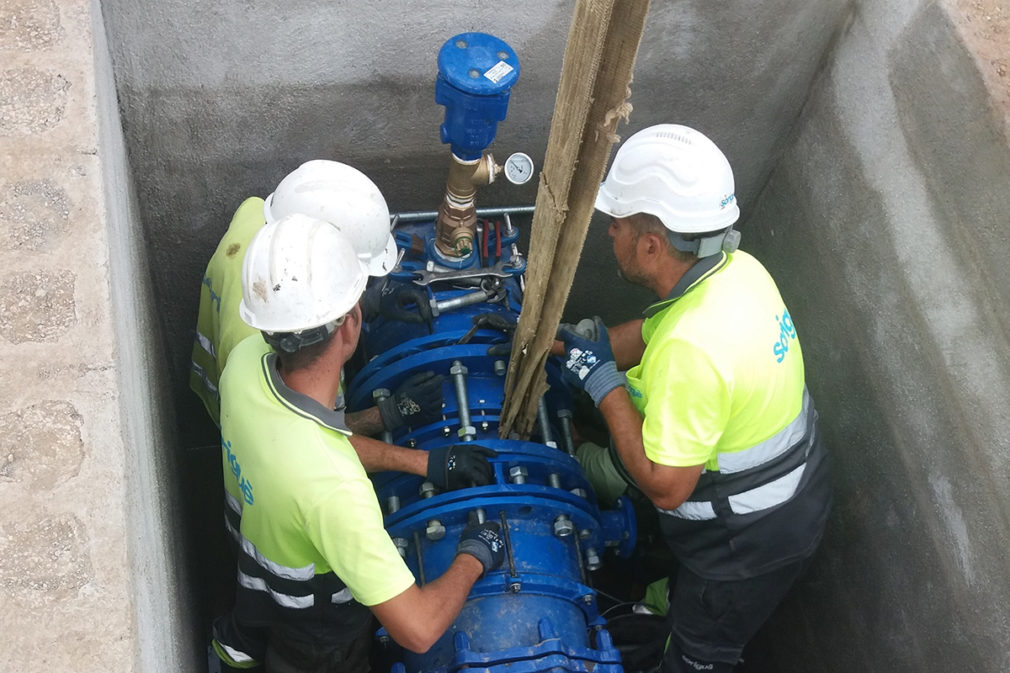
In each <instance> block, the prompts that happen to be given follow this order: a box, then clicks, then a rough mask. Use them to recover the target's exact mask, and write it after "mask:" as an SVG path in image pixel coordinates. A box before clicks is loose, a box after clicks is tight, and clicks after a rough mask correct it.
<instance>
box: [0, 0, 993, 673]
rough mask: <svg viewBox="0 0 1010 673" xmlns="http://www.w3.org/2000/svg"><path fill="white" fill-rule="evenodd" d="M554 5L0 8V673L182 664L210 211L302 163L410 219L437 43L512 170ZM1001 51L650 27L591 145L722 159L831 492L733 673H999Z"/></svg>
mask: <svg viewBox="0 0 1010 673" xmlns="http://www.w3.org/2000/svg"><path fill="white" fill-rule="evenodd" d="M405 5H406V7H405ZM572 5H573V3H572V2H570V1H560V0H559V1H553V2H532V1H531V2H520V3H511V4H507V5H500V6H498V5H496V6H490V5H486V4H485V3H476V2H464V3H460V2H454V3H450V2H422V1H420V0H411V1H409V2H405V3H396V4H394V3H387V4H376V3H370V4H367V5H366V4H359V3H351V2H325V3H324V2H317V1H313V0H306V1H304V2H301V3H294V4H291V3H288V4H286V5H285V6H284V7H283V8H280V7H274V6H263V5H253V4H250V3H231V4H228V3H225V4H218V5H213V6H211V5H203V4H194V3H192V2H189V1H183V0H161V1H160V2H157V3H147V2H140V3H138V2H136V0H130V1H126V0H105V1H104V2H102V3H101V6H100V7H99V5H98V2H97V0H94V1H93V2H85V1H84V0H60V2H56V1H55V0H7V2H5V3H3V4H2V5H0V140H2V142H0V156H3V158H4V162H3V164H2V165H3V168H2V169H0V225H2V226H0V240H2V246H0V259H2V261H3V264H2V265H0V269H3V271H2V272H0V353H3V354H4V356H5V357H4V358H3V364H2V365H0V367H2V368H3V370H4V376H5V379H4V380H5V381H7V382H8V385H6V386H4V388H3V392H0V428H2V432H0V438H2V439H0V442H2V443H3V446H2V451H0V557H2V558H3V559H4V562H3V563H2V564H0V605H2V606H3V607H2V608H0V631H2V632H3V633H4V634H5V636H4V639H3V644H2V645H0V670H2V671H7V670H10V671H25V672H28V673H31V672H33V671H42V670H53V669H56V670H63V669H69V668H71V666H72V667H73V668H74V670H78V671H92V670H94V671H120V670H141V669H143V670H148V671H150V670H166V671H167V670H194V671H195V670H199V669H200V667H201V658H202V653H201V651H200V650H201V649H202V646H203V642H202V638H203V635H202V628H203V626H204V625H205V620H206V617H207V615H208V614H210V613H212V612H214V611H215V610H216V607H217V606H216V605H215V604H214V601H215V600H226V597H221V596H218V593H220V592H215V590H214V589H215V587H217V586H218V585H219V583H220V582H219V577H218V575H219V574H227V570H226V569H225V570H220V561H221V554H220V542H219V538H218V537H216V536H217V535H219V533H220V531H219V530H218V523H219V522H218V512H219V509H218V507H219V500H218V499H217V498H218V492H217V491H216V484H217V482H216V476H217V475H216V472H215V470H217V469H219V468H218V458H217V452H216V438H215V437H214V434H213V432H211V427H210V426H209V424H208V422H207V421H206V419H205V418H204V415H203V411H202V409H201V408H200V407H199V406H198V404H197V403H196V401H195V398H192V395H191V394H190V393H189V392H188V390H187V389H186V372H187V369H188V353H189V348H190V341H189V339H190V336H189V330H190V329H191V327H192V325H193V323H194V320H195V306H196V298H197V290H198V287H199V280H200V276H201V274H202V270H203V265H204V264H205V262H206V260H207V258H208V257H209V255H210V252H211V251H212V249H213V246H214V244H215V243H216V241H217V239H218V237H219V236H220V234H221V232H222V231H223V229H224V227H225V226H226V224H227V221H228V219H229V217H230V214H231V211H232V210H233V209H234V208H235V207H236V206H237V204H238V203H239V202H240V201H241V200H242V199H243V198H244V197H245V196H248V195H251V194H259V195H265V194H266V193H268V192H269V191H270V190H271V188H272V187H273V185H274V184H275V183H276V182H277V180H278V179H279V178H280V177H281V176H283V175H284V174H285V173H286V172H287V171H288V170H290V169H291V168H293V167H294V166H295V165H297V164H298V163H300V162H301V161H302V160H305V159H308V158H316V157H333V158H339V159H342V160H344V161H347V162H349V163H352V164H354V165H357V166H359V167H360V168H362V169H363V170H365V171H366V172H367V173H369V174H370V175H372V176H373V177H374V178H375V179H376V181H377V182H378V184H380V185H381V186H382V187H383V190H384V191H385V192H386V194H387V198H388V200H389V202H390V205H391V207H392V209H394V210H414V209H424V210H427V209H431V208H434V207H435V204H436V203H437V200H438V198H439V194H440V190H441V186H442V184H441V183H442V180H443V177H444V167H445V164H446V149H445V148H444V147H442V146H441V145H440V144H439V142H438V136H437V126H438V123H439V121H440V119H441V117H440V115H441V108H439V107H438V106H436V105H435V104H434V102H433V100H432V95H433V94H432V87H433V79H434V68H435V66H434V54H435V53H436V52H437V49H438V47H439V46H440V45H441V43H442V41H443V40H444V39H446V38H447V37H449V36H450V35H452V34H455V33H457V32H462V31H465V30H475V29H479V30H486V31H488V32H492V33H495V34H497V35H499V36H500V37H502V38H504V39H506V40H507V41H509V42H510V44H512V46H513V47H514V48H515V49H516V51H517V52H518V53H519V56H520V59H521V63H522V68H523V72H522V75H521V77H520V82H519V84H518V85H517V86H516V88H515V89H514V90H513V95H512V105H511V108H510V114H509V118H508V120H507V121H506V122H505V123H503V124H502V126H501V129H500V132H499V136H498V139H497V141H496V143H495V145H494V146H493V148H492V149H494V150H495V152H496V154H499V155H500V156H502V157H503V156H505V155H507V154H508V153H510V152H512V151H516V150H524V151H527V152H528V153H530V154H531V155H532V156H533V157H534V159H535V160H536V161H537V163H538V164H539V163H540V162H541V161H542V155H543V148H544V146H545V143H546V138H547V133H548V130H549V129H548V125H549V122H550V115H551V111H552V106H553V101H554V92H555V88H556V84H557V76H558V73H559V71H560V67H561V55H562V53H563V48H564V42H565V38H566V33H567V26H568V19H569V17H570V16H571V9H572ZM404 11H406V13H407V15H409V16H411V18H412V22H411V25H410V26H403V22H402V20H401V16H402V15H403V12H404ZM106 31H108V33H106ZM1008 31H1010V5H1008V2H1007V0H945V1H944V2H935V1H927V0H905V1H900V2H899V1H898V0H876V1H875V2H869V1H848V0H816V1H815V2H809V1H806V2H801V1H800V0H772V1H770V2H766V3H761V5H760V7H756V6H754V5H753V3H744V2H742V1H739V0H733V1H732V2H728V3H719V4H717V5H716V4H713V3H708V2H704V1H703V0H689V1H684V2H679V3H660V2H654V3H653V7H652V10H651V14H650V17H649V22H648V25H647V32H646V35H645V37H644V39H643V43H642V47H641V50H640V54H639V60H638V64H637V66H636V75H635V82H634V84H633V96H632V99H631V100H632V103H633V104H634V111H633V112H632V115H631V119H630V123H629V125H628V126H627V127H626V128H624V129H623V131H622V133H623V135H625V136H626V135H628V134H630V133H631V132H633V131H635V130H637V129H639V128H642V127H644V126H648V125H650V124H653V123H657V122H661V121H677V122H681V123H686V124H690V125H694V126H697V127H698V128H700V129H702V130H704V131H705V132H706V133H708V134H709V135H710V136H711V137H713V138H714V139H715V140H716V141H717V142H718V143H719V144H720V145H721V146H722V147H723V148H724V149H725V150H726V153H727V155H728V156H729V157H730V160H731V162H732V163H733V164H734V167H735V170H736V174H737V181H738V196H739V199H740V202H741V206H742V209H743V211H744V218H745V219H744V224H743V226H742V230H743V234H744V238H743V247H744V248H745V249H748V250H750V251H752V252H754V253H755V254H756V255H758V256H759V257H760V258H761V259H762V260H764V261H765V262H766V264H767V265H768V267H769V268H770V269H771V271H772V272H773V274H774V275H775V276H776V278H777V279H778V280H779V282H780V285H781V287H782V291H783V294H784V296H785V298H786V300H787V302H788V303H789V304H790V308H791V312H792V313H793V314H794V315H795V319H796V323H797V325H798V328H799V330H800V333H801V335H802V337H803V340H804V352H805V354H806V357H807V369H808V372H809V385H810V388H811V391H812V392H813V394H814V396H815V399H816V400H817V402H818V408H819V409H820V412H821V416H822V423H823V426H824V430H825V435H826V436H827V437H828V439H829V440H830V446H831V448H832V451H833V457H834V462H835V477H836V487H837V505H836V510H835V512H834V514H833V516H832V521H831V525H830V528H829V532H828V535H827V537H826V539H825V541H824V545H823V547H822V549H821V551H820V553H819V554H818V557H817V558H816V560H815V563H814V565H813V567H812V568H811V571H810V573H809V575H808V577H807V578H806V579H805V580H804V581H803V582H802V583H801V585H800V586H799V587H797V589H796V591H795V592H794V593H793V595H792V596H791V597H790V598H789V600H788V601H787V603H786V604H785V605H784V606H783V608H782V609H781V610H780V611H779V612H778V613H777V614H776V616H775V617H774V618H773V620H772V622H771V623H770V624H769V625H768V627H767V628H766V629H765V630H764V631H763V632H762V634H761V635H760V636H759V638H758V641H757V643H756V645H757V646H758V647H759V648H760V653H761V656H760V660H761V664H762V665H763V666H766V667H767V668H768V669H769V670H777V671H809V670H824V671H838V672H842V671H851V670H865V671H909V672H911V671H929V670H948V669H951V670H953V669H957V670H971V671H993V672H996V671H1005V670H1010V647H1008V645H1007V643H1010V608H1007V606H1008V605H1010V574H1008V573H1007V565H1006V560H1005V557H1006V550H1007V548H1008V543H1010V522H1008V514H1010V502H1008V496H1007V492H1006V489H1005V487H1004V484H1005V483H1006V481H1007V477H1008V476H1010V460H1008V458H1007V457H1008V456H1010V419H1008V412H1007V409H1010V357H1008V353H1010V348H1008V346H1010V344H1008V343H1007V340H1008V334H1010V330H1008V324H1007V318H1006V315H1005V310H1004V308H1005V306H1006V305H1007V304H1008V299H1010V296H1008V295H1010V266H1008V265H1007V264H1006V263H1005V260H1004V259H1003V254H1002V247H1001V244H1002V243H1003V241H1004V240H1005V238H1006V234H1007V230H1008V223H1010V217H1008V215H1007V213H1008V212H1010V149H1008V143H1007V134H1008V129H1010V78H1008V77H1007V70H1008V68H1010V61H1008V54H1007V51H1008V46H1007V45H1008V43H1010V40H1008V38H1007V35H1008V34H1010V33H1008ZM533 189H534V187H532V186H530V187H527V188H523V189H516V188H511V187H507V186H498V185H495V186H493V187H491V188H488V189H487V190H486V192H485V193H484V194H482V195H481V198H482V201H481V203H482V205H497V204H516V203H532V202H533V201H534V200H535V193H534V192H533ZM611 271H612V264H611V253H610V251H609V246H608V244H607V240H606V236H605V233H604V231H603V228H602V227H597V228H595V229H594V230H593V231H591V234H590V239H589V241H588V242H587V246H586V249H585V252H584V254H583V260H582V263H581V265H580V271H579V275H578V276H577V278H576V288H575V289H574V290H573V294H572V297H571V299H570V302H569V308H568V313H569V315H570V317H573V318H578V317H581V316H583V315H586V314H588V313H597V312H599V313H601V314H602V315H603V316H604V318H605V319H606V320H607V321H608V322H611V323H613V322H616V321H618V320H621V319H624V318H628V317H630V316H631V315H633V314H634V312H635V310H636V305H638V304H643V303H645V302H646V301H647V300H648V298H647V297H646V296H644V295H642V294H641V293H635V292H634V291H631V290H628V291H625V289H624V288H618V287H615V284H614V283H611V282H609V281H606V280H604V281H603V282H601V281H600V279H601V278H602V279H607V278H611V276H609V274H610V273H611ZM181 492H185V493H186V497H185V499H182V498H179V497H178V494H180V493H181ZM69 662H73V664H70V663H69Z"/></svg>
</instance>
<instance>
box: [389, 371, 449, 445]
mask: <svg viewBox="0 0 1010 673" xmlns="http://www.w3.org/2000/svg"><path fill="white" fill-rule="evenodd" d="M443 380H445V377H444V376H442V375H441V374H436V373H435V372H418V373H416V374H413V375H412V376H410V377H409V378H408V379H407V380H406V381H404V382H403V383H401V384H400V386H399V387H398V388H397V389H396V391H395V392H394V393H393V394H392V395H390V396H389V397H387V398H385V399H382V400H379V401H378V402H377V403H376V406H377V407H379V415H380V416H381V417H382V425H383V426H384V427H385V428H386V430H389V431H390V432H393V431H394V430H399V429H400V428H402V427H403V426H405V425H412V426H421V425H426V424H428V423H432V422H434V421H435V420H437V419H438V418H439V416H441V415H442V381H443Z"/></svg>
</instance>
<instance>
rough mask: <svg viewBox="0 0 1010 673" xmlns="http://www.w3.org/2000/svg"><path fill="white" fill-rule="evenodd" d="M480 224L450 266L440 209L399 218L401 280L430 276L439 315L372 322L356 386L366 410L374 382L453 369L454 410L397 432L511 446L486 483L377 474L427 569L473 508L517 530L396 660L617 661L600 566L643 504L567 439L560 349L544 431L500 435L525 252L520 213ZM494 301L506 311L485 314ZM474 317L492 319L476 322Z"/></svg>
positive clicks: (609, 670)
mask: <svg viewBox="0 0 1010 673" xmlns="http://www.w3.org/2000/svg"><path fill="white" fill-rule="evenodd" d="M477 234H478V237H477V241H478V242H479V243H480V244H479V245H477V246H475V247H476V250H475V251H474V255H473V259H472V260H470V262H469V265H468V266H466V267H465V268H451V267H442V266H439V265H437V264H434V263H433V261H432V257H431V255H430V250H431V245H430V242H431V239H432V238H433V236H434V225H433V223H410V224H405V225H401V226H400V227H398V228H397V240H398V241H399V242H400V243H401V246H402V247H403V248H404V250H405V252H404V257H403V259H402V260H401V263H400V265H399V266H398V267H397V269H396V270H395V271H394V272H393V273H392V274H391V276H392V282H410V283H416V284H417V285H418V286H419V287H422V288H425V291H426V294H427V296H428V300H429V302H430V305H431V306H432V307H434V308H435V310H436V311H437V315H436V317H435V318H434V320H433V322H432V325H431V326H430V328H429V327H428V326H426V325H419V324H407V323H402V322H400V323H391V322H388V321H384V320H383V319H381V318H380V319H378V320H376V321H374V322H372V323H369V324H368V325H366V326H365V329H364V331H363V335H362V344H361V346H360V348H364V349H365V351H366V353H367V356H368V358H369V360H368V364H367V365H365V366H364V367H363V368H362V369H361V370H360V371H359V372H358V373H357V374H356V375H355V376H354V378H353V385H352V386H351V388H350V390H349V391H348V400H349V407H350V408H351V409H352V410H353V409H358V408H363V407H366V406H368V405H370V404H371V403H372V402H371V400H372V391H373V390H376V389H379V388H386V389H388V390H394V389H395V388H396V386H397V385H398V384H399V383H400V382H401V381H403V380H404V379H405V378H407V377H408V376H410V375H411V374H413V373H415V372H418V371H425V370H434V371H436V372H438V373H441V374H444V375H445V377H446V379H445V382H444V383H443V389H442V392H443V395H444V398H445V406H444V409H443V412H444V414H443V418H442V419H440V420H438V421H437V422H435V423H431V424H429V425H426V426H424V427H406V428H403V429H401V431H399V432H398V433H397V434H396V436H395V437H393V441H394V442H395V443H397V444H400V445H406V446H413V447H417V448H421V449H428V450H430V449H433V448H436V447H439V446H444V445H448V444H451V443H458V442H465V441H473V442H478V443H480V444H482V445H485V446H488V447H490V448H493V449H495V450H496V451H497V452H498V456H497V457H496V458H494V459H492V464H493V468H494V473H495V480H494V483H493V484H490V485H487V486H481V487H474V488H467V489H462V490H457V491H450V492H445V493H440V492H437V491H436V490H435V489H434V488H433V486H432V485H431V484H430V483H423V480H422V479H421V478H420V477H416V476H412V475H404V474H392V473H388V474H381V475H376V476H375V477H374V479H373V481H374V483H375V486H376V493H377V494H378V496H379V502H380V503H381V504H382V506H383V508H384V512H385V514H386V518H385V523H386V528H387V530H388V531H389V534H390V536H391V537H392V538H393V540H394V542H395V543H396V545H397V547H398V548H399V549H400V551H401V553H402V554H403V556H404V558H405V560H406V562H407V565H408V566H409V567H410V568H411V570H412V571H413V572H414V575H415V577H416V578H417V579H418V581H419V582H422V583H423V582H425V581H426V580H428V579H431V578H435V577H438V576H439V575H441V574H442V573H443V572H445V570H446V569H447V568H448V566H449V564H450V563H451V562H452V559H453V557H454V555H455V550H456V544H457V541H458V539H459V535H460V532H461V531H462V529H463V528H464V526H465V525H466V524H467V522H468V520H470V519H478V520H494V521H497V522H499V523H500V524H501V525H502V527H503V530H504V531H506V547H507V556H506V562H505V563H504V564H503V565H502V567H501V568H499V569H498V570H496V571H494V572H491V573H488V574H487V576H486V577H484V578H482V579H481V580H479V581H478V582H477V584H476V585H475V586H474V588H473V590H472V592H471V594H470V596H469V598H468V600H467V602H466V605H465V607H464V608H463V611H462V612H461V614H460V615H459V617H458V618H457V620H456V622H455V623H454V624H453V626H452V627H451V628H450V629H449V631H448V632H447V633H446V635H445V636H444V637H443V638H442V639H441V640H440V641H439V642H438V643H437V644H436V645H435V646H434V647H433V648H432V649H431V650H430V651H429V652H427V653H425V654H423V655H416V654H413V653H410V652H407V651H403V652H402V653H400V659H399V661H400V664H397V665H396V666H395V667H394V670H402V671H405V672H409V673H416V672H419V671H422V672H429V671H431V672H443V671H444V672H446V673H452V672H455V671H459V670H461V669H463V668H473V667H477V668H480V669H481V670H484V671H493V672H501V673H505V671H508V672H509V673H516V672H523V673H527V672H528V673H535V672H537V671H585V672H588V671H594V672H595V673H613V672H618V671H621V670H622V668H621V664H620V656H619V654H618V651H617V650H616V649H615V648H614V646H613V643H612V641H611V639H610V636H609V634H608V633H607V631H606V623H605V620H604V619H603V618H602V617H601V615H600V614H599V612H598V609H597V603H596V594H595V592H594V591H593V589H592V586H591V575H590V573H591V571H592V570H593V569H595V568H597V567H599V564H600V562H601V558H602V556H603V554H604V553H605V552H606V550H613V551H615V552H617V553H618V554H621V555H627V554H630V552H631V550H632V548H633V546H634V543H635V520H634V514H633V512H632V510H631V507H630V504H629V503H627V502H624V501H622V503H621V504H620V506H619V507H618V509H616V510H610V511H601V510H600V507H599V505H598V503H597V501H596V498H595V495H594V494H593V492H592V489H591V488H590V486H589V484H588V482H587V481H586V477H585V475H584V473H583V472H582V470H581V468H580V467H579V464H578V462H577V461H576V460H575V459H574V458H573V457H572V456H570V455H569V454H568V452H566V451H565V447H566V446H569V447H570V446H571V442H570V438H569V436H568V435H567V434H566V432H567V430H568V427H567V424H566V423H564V422H562V421H563V420H567V418H564V419H563V417H565V415H566V413H567V414H570V412H571V408H572V399H571V395H570V393H569V392H568V389H567V388H566V386H565V385H564V384H563V382H562V379H561V375H560V370H559V368H558V366H557V365H556V363H554V362H553V361H549V362H548V371H547V373H548V382H549V384H550V386H551V388H550V390H549V392H548V393H547V394H546V395H545V400H544V402H545V403H544V404H543V405H542V411H543V413H545V414H546V417H545V418H542V419H541V420H542V422H541V423H539V424H538V427H539V428H540V431H539V435H538V436H534V437H532V438H531V439H530V441H521V440H519V439H500V438H499V437H498V420H499V417H500V414H501V409H502V406H503V402H504V385H505V372H506V370H507V366H508V357H509V346H508V344H509V340H510V334H509V332H508V330H507V329H502V327H503V325H507V324H509V323H511V324H513V325H514V323H515V322H516V320H517V319H518V314H519V310H520V308H521V305H522V272H523V270H524V269H525V262H524V260H523V258H522V256H521V255H520V254H519V253H518V252H517V251H516V248H515V246H514V245H513V244H514V243H515V241H516V238H517V237H518V232H517V230H516V228H515V227H513V226H512V225H511V222H510V221H509V220H508V218H507V217H503V218H499V219H493V220H492V219H485V220H481V221H479V222H478V232H477ZM499 238H500V241H499ZM411 242H413V244H414V245H413V246H411ZM421 242H423V243H424V245H421V244H420V243H421ZM408 248H409V250H408ZM422 249H423V250H424V251H425V252H423V253H420V254H418V251H420V250H422ZM410 250H413V251H414V252H410ZM487 315H492V316H494V317H495V318H496V319H497V320H492V321H491V322H490V323H489V324H485V323H486V322H487V319H486V318H482V316H487ZM475 321H482V322H481V324H479V325H478V326H477V328H476V329H474V326H475ZM489 350H490V353H489Z"/></svg>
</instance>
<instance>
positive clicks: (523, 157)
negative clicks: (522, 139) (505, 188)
mask: <svg viewBox="0 0 1010 673" xmlns="http://www.w3.org/2000/svg"><path fill="white" fill-rule="evenodd" d="M532 177H533V160H532V159H530V157H529V155H528V154H523V153H522V152H516V153H515V154H513V155H512V156H510V157H509V158H508V159H506V160H505V178H506V179H507V180H508V181H509V182H511V183H512V184H513V185H525V184H526V183H527V182H529V181H530V178H532Z"/></svg>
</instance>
